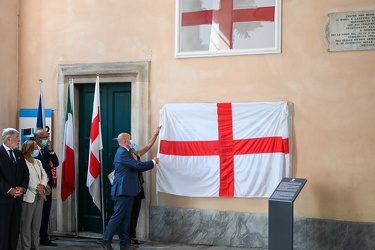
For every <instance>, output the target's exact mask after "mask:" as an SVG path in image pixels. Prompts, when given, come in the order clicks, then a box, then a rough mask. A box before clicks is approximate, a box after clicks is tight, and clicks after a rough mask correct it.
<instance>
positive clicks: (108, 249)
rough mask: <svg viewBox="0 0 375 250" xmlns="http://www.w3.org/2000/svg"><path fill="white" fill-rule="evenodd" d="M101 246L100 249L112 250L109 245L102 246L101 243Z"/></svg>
mask: <svg viewBox="0 0 375 250" xmlns="http://www.w3.org/2000/svg"><path fill="white" fill-rule="evenodd" d="M101 246H102V248H103V249H105V250H113V248H112V245H111V244H103V243H102V245H101Z"/></svg>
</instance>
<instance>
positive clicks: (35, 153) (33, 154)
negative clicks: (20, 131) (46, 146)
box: [31, 149, 39, 158]
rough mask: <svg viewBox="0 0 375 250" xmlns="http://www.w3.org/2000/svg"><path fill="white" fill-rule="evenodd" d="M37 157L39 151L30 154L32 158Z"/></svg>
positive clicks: (35, 150)
mask: <svg viewBox="0 0 375 250" xmlns="http://www.w3.org/2000/svg"><path fill="white" fill-rule="evenodd" d="M38 155H39V149H34V151H33V152H32V153H31V156H32V157H34V158H35V157H37V156H38Z"/></svg>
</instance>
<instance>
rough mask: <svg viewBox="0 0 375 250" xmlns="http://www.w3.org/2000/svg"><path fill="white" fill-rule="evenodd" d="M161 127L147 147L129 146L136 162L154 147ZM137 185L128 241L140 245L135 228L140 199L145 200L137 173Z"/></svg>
mask: <svg viewBox="0 0 375 250" xmlns="http://www.w3.org/2000/svg"><path fill="white" fill-rule="evenodd" d="M160 128H161V126H159V127H157V129H156V133H155V134H154V136H153V137H152V138H151V139H150V140H149V141H148V143H147V145H146V146H144V147H143V148H141V149H138V146H137V145H136V144H135V143H134V142H132V143H131V144H130V147H131V152H132V155H133V157H134V159H136V160H137V161H140V159H141V156H142V155H144V154H145V153H147V151H148V150H150V148H151V147H152V145H154V143H155V141H156V139H157V138H158V135H159V131H160ZM138 177H139V178H138V183H139V193H138V194H137V195H136V196H135V197H134V202H133V209H132V216H131V221H130V240H131V243H132V244H135V245H138V244H140V242H139V240H138V239H137V234H136V228H137V222H138V217H139V212H140V210H141V204H142V199H144V198H145V192H144V190H143V183H144V179H143V175H142V172H138Z"/></svg>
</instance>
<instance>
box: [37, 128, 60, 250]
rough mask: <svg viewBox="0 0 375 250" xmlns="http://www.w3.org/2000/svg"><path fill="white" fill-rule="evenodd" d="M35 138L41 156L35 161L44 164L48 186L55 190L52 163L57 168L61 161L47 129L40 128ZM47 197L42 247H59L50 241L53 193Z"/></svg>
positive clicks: (41, 231) (43, 218)
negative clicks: (49, 228) (49, 230)
mask: <svg viewBox="0 0 375 250" xmlns="http://www.w3.org/2000/svg"><path fill="white" fill-rule="evenodd" d="M34 138H35V142H36V144H38V147H39V149H40V151H39V154H38V156H36V157H35V159H38V160H40V161H41V162H42V164H43V168H44V170H45V171H46V174H47V176H48V185H49V186H50V187H51V189H52V188H55V183H54V181H53V176H52V167H51V165H50V162H51V163H52V164H53V166H55V167H57V166H59V159H58V158H57V155H56V154H55V151H54V150H53V147H52V142H51V140H50V136H49V134H48V132H47V131H46V130H45V129H41V128H39V129H38V130H37V131H36V132H35V134H34ZM45 197H46V199H45V201H44V203H43V214H42V222H41V225H40V245H43V246H57V244H56V243H54V242H52V241H51V240H50V235H49V234H48V225H49V217H50V213H51V207H52V192H51V193H50V194H48V195H46V196H45Z"/></svg>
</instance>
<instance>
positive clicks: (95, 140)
mask: <svg viewBox="0 0 375 250" xmlns="http://www.w3.org/2000/svg"><path fill="white" fill-rule="evenodd" d="M102 149H103V144H102V133H101V126H100V91H99V76H97V78H96V83H95V93H94V105H93V110H92V120H91V131H90V152H89V165H88V171H87V182H86V186H87V187H88V188H89V192H90V194H91V196H92V200H93V201H94V203H95V205H96V206H97V207H98V208H99V210H101V202H100V150H102Z"/></svg>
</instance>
